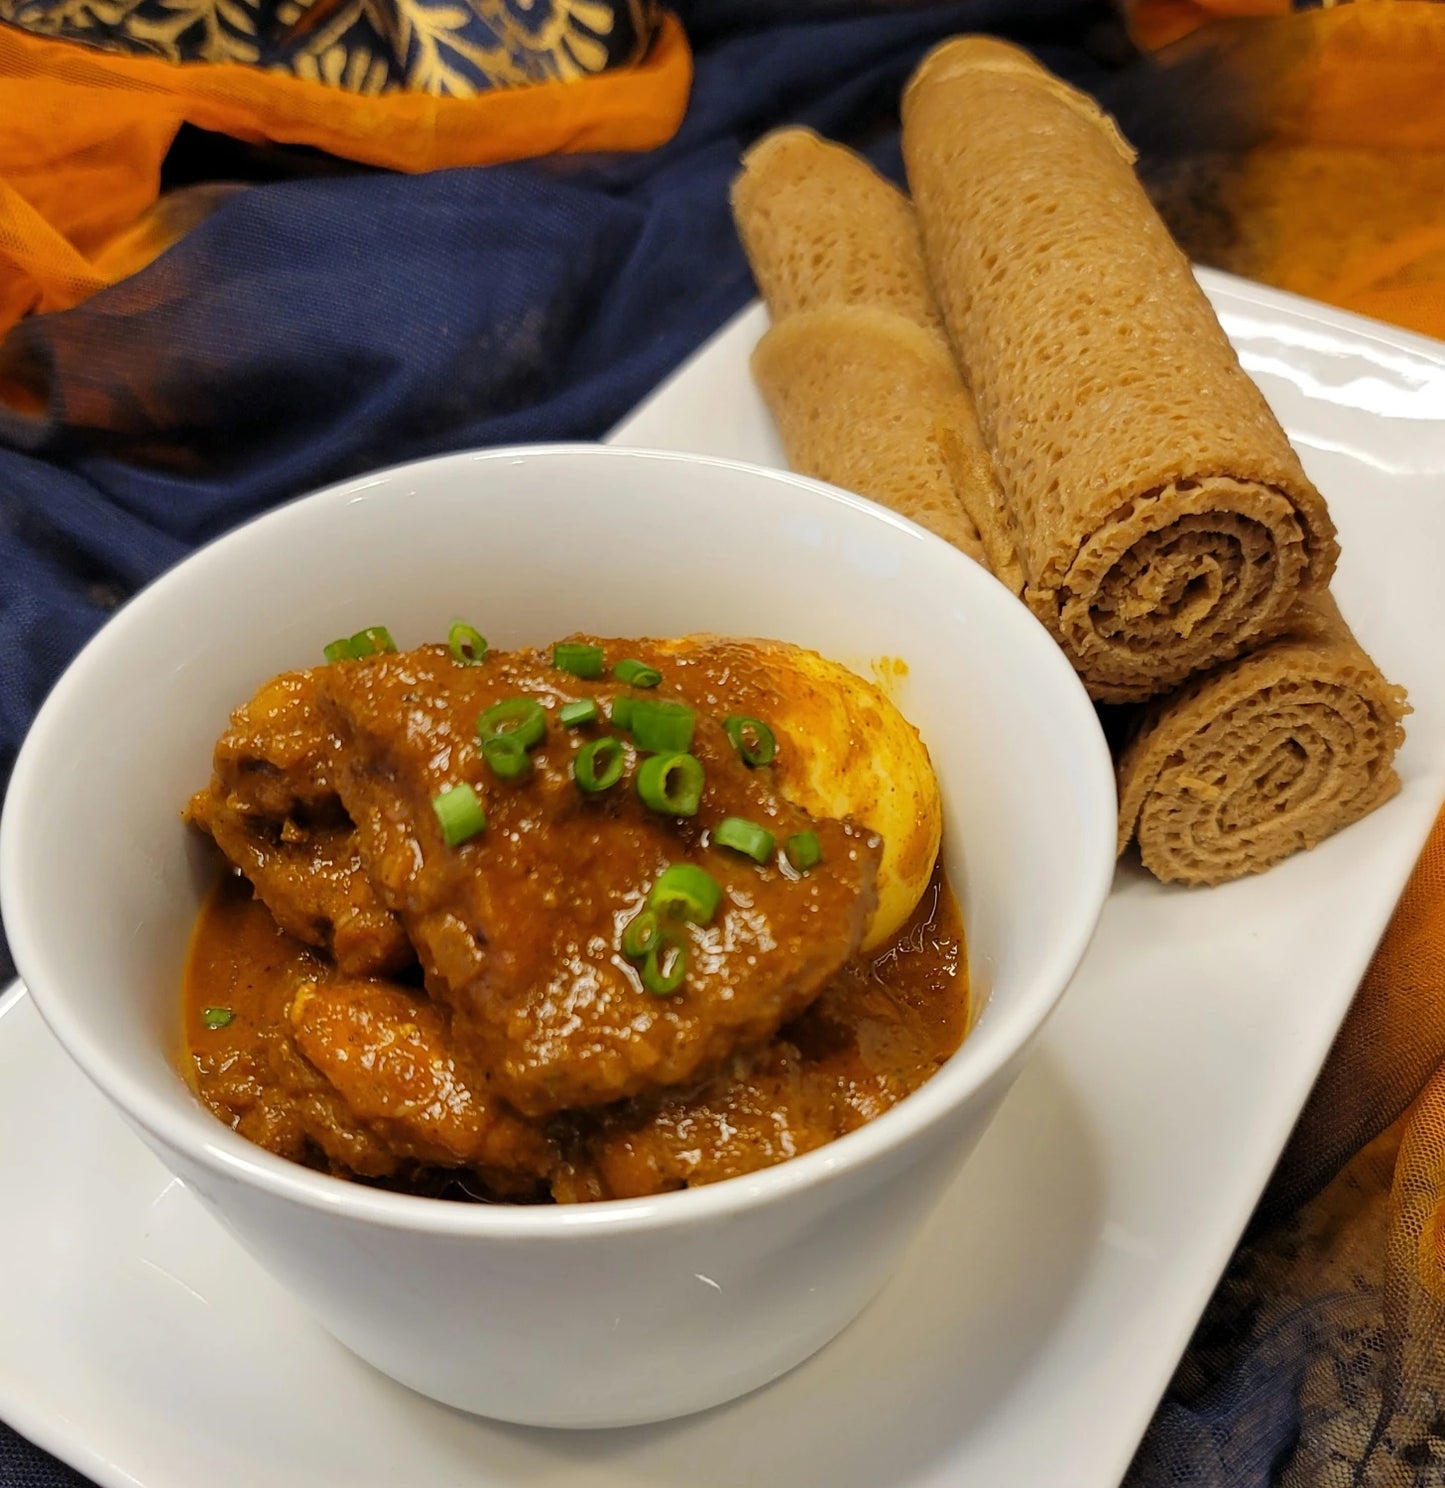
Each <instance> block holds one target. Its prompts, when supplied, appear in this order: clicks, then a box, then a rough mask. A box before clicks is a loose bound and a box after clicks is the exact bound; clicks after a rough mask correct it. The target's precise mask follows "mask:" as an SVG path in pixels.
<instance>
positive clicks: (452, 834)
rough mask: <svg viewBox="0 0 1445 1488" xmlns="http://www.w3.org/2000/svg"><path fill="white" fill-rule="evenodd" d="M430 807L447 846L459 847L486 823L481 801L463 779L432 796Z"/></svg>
mask: <svg viewBox="0 0 1445 1488" xmlns="http://www.w3.org/2000/svg"><path fill="white" fill-rule="evenodd" d="M431 809H432V810H433V811H435V812H436V818H437V821H438V823H439V824H440V825H441V829H442V837H443V838H444V839H445V841H446V845H447V846H448V847H460V846H461V845H462V843H464V842H468V841H470V840H471V839H472V838H473V837H475V836H476V835H477V833H478V832H481V831H484V830H485V828H486V825H487V814H486V812H485V811H483V810H482V803H481V802H480V801H479V800H477V793H476V791H474V790H473V789H472V788H471V786H469V785H468V784H467V783H466V782H465V781H463V782H462V783H461V784H460V785H454V786H452V787H451V789H450V790H444V791H442V792H441V793H440V794H438V795H435V796H433V797H432V798H431Z"/></svg>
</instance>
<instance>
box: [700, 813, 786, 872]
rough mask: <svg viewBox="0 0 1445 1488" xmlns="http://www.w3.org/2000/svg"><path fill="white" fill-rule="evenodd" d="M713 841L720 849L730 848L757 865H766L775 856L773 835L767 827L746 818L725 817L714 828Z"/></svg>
mask: <svg viewBox="0 0 1445 1488" xmlns="http://www.w3.org/2000/svg"><path fill="white" fill-rule="evenodd" d="M712 840H713V841H714V842H715V843H717V845H718V846H719V847H730V848H732V850H733V851H734V852H740V853H742V854H743V856H744V857H748V858H751V859H752V860H753V862H755V863H766V862H767V861H768V859H769V858H770V857H772V855H773V834H772V833H771V832H770V831H768V829H767V828H766V827H760V826H759V825H758V824H757V823H756V822H750V821H748V820H747V819H746V818H745V817H741V816H728V817H724V818H723V820H722V821H720V822H719V823H718V824H717V826H715V827H714V828H713V833H712Z"/></svg>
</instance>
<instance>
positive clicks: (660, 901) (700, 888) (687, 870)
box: [647, 863, 722, 925]
mask: <svg viewBox="0 0 1445 1488" xmlns="http://www.w3.org/2000/svg"><path fill="white" fill-rule="evenodd" d="M721 903H722V885H721V884H720V883H719V882H718V881H717V879H715V878H714V877H713V876H712V874H711V873H709V872H708V871H707V869H706V868H699V867H698V866H697V865H696V864H695V863H673V864H671V865H669V866H668V867H666V868H664V869H663V870H662V872H661V874H659V875H658V879H657V882H656V883H655V884H653V886H652V890H651V892H650V893H649V894H648V896H647V907H648V908H649V909H655V910H656V911H657V912H658V914H660V915H664V916H666V917H668V918H669V919H674V920H691V921H692V923H693V924H694V925H711V924H712V922H713V916H714V915H716V914H717V911H718V905H720V904H721Z"/></svg>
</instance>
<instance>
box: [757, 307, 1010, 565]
mask: <svg viewBox="0 0 1445 1488" xmlns="http://www.w3.org/2000/svg"><path fill="white" fill-rule="evenodd" d="M752 370H753V377H754V379H755V380H756V382H757V385H758V388H759V390H760V391H761V392H762V395H763V400H764V401H765V402H766V403H767V405H768V409H769V411H770V412H771V413H772V415H773V422H774V423H775V424H776V425H777V426H778V434H779V436H780V438H781V439H782V441H783V451H784V453H785V454H786V455H787V459H788V464H789V466H790V467H791V468H792V469H794V470H797V471H801V472H802V473H803V474H804V475H811V476H814V477H816V478H817V479H819V480H825V481H830V482H831V483H832V484H833V485H836V486H843V487H845V488H846V489H847V490H850V491H856V492H857V493H858V494H859V495H860V496H867V497H868V498H869V499H870V500H872V501H877V502H879V503H880V504H881V505H883V506H887V507H889V508H891V509H892V510H893V511H896V512H898V513H899V514H900V515H901V516H905V517H908V518H910V519H911V520H912V521H915V522H917V523H919V524H920V525H921V526H924V527H927V528H928V529H929V530H930V531H932V532H936V533H937V534H938V536H939V537H941V538H943V539H944V540H945V541H946V542H950V543H952V544H953V545H954V546H955V547H956V548H961V549H962V550H963V551H964V552H965V553H968V554H969V555H970V556H971V557H973V558H976V559H978V560H979V561H980V562H984V561H985V555H984V549H983V545H982V544H981V542H980V541H979V534H978V531H977V528H976V527H975V525H974V523H973V522H972V521H971V520H970V518H969V515H968V512H967V509H966V506H965V504H964V503H963V502H961V501H960V499H959V492H958V491H957V490H956V489H955V486H954V480H953V476H952V474H951V473H950V468H949V463H948V461H947V460H946V459H945V457H944V452H943V446H942V442H941V436H942V433H943V431H944V430H945V429H949V428H952V427H955V426H958V425H960V424H962V425H965V426H968V425H972V426H973V428H974V430H975V431H976V430H977V424H976V421H975V419H974V412H973V403H972V400H971V399H970V398H969V396H968V394H967V392H965V391H964V388H963V385H962V383H961V382H960V381H959V377H958V369H957V368H956V367H955V366H954V363H953V358H952V356H951V355H950V354H949V351H948V347H947V346H946V345H945V344H944V343H943V342H942V341H941V339H940V338H939V337H938V336H936V335H933V334H931V333H930V332H928V331H925V330H923V329H921V328H920V327H919V326H916V325H914V324H913V323H912V322H911V321H907V320H904V319H903V318H902V317H900V316H898V315H894V314H892V313H891V312H889V311H886V310H875V309H859V308H842V309H834V310H816V311H810V312H804V313H801V314H794V315H789V316H787V317H786V318H785V319H783V320H781V321H780V322H779V323H778V324H777V325H775V326H774V327H773V328H772V329H771V330H770V331H768V333H767V334H766V335H765V336H764V337H763V338H762V340H761V341H760V342H759V343H758V346H757V349H756V350H755V351H754V353H753V359H752ZM976 437H977V435H976V432H975V438H976ZM989 474H990V475H991V472H989Z"/></svg>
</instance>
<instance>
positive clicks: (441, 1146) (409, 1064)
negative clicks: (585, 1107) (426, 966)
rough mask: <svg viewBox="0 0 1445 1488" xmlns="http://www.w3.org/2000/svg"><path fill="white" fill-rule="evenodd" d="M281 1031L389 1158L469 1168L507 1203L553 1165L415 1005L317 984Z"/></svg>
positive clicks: (394, 995)
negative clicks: (467, 1070)
mask: <svg viewBox="0 0 1445 1488" xmlns="http://www.w3.org/2000/svg"><path fill="white" fill-rule="evenodd" d="M289 1021H290V1025H291V1031H292V1035H293V1037H294V1038H295V1041H296V1047H297V1048H298V1049H299V1050H300V1051H301V1053H302V1054H304V1055H305V1056H306V1058H307V1059H308V1060H309V1061H310V1062H311V1064H312V1065H313V1066H314V1067H315V1068H316V1069H317V1070H318V1071H319V1072H320V1073H321V1075H323V1076H324V1077H325V1079H326V1080H327V1081H328V1082H329V1083H330V1084H331V1085H332V1086H333V1087H334V1089H335V1090H336V1092H337V1093H338V1094H339V1095H340V1096H341V1099H342V1100H343V1102H344V1103H345V1105H346V1108H347V1110H348V1112H349V1113H350V1115H351V1116H352V1118H353V1119H354V1120H355V1121H357V1122H358V1123H359V1124H360V1125H361V1126H363V1127H364V1128H365V1129H366V1130H367V1131H368V1132H370V1133H371V1134H373V1135H374V1136H376V1137H377V1138H378V1139H379V1140H380V1141H381V1142H382V1143H383V1144H384V1145H385V1147H386V1148H387V1149H388V1150H389V1151H391V1152H392V1153H394V1154H395V1155H396V1156H397V1157H398V1158H403V1159H412V1160H414V1161H416V1162H419V1163H429V1164H435V1165H437V1166H439V1167H444V1168H459V1167H465V1168H470V1169H472V1170H473V1171H474V1172H475V1173H476V1174H477V1175H478V1176H479V1177H480V1178H481V1179H482V1180H483V1182H484V1183H485V1184H486V1185H487V1186H488V1187H489V1188H490V1189H492V1190H494V1191H495V1192H497V1193H502V1194H507V1195H509V1196H517V1195H519V1194H525V1193H526V1192H528V1191H530V1190H535V1189H536V1188H537V1187H538V1186H539V1180H540V1179H542V1178H543V1177H545V1176H546V1174H547V1173H548V1172H549V1171H550V1170H551V1169H552V1167H553V1166H554V1165H555V1161H556V1158H555V1153H554V1152H553V1150H552V1147H551V1145H550V1144H549V1143H548V1142H547V1140H546V1138H545V1137H544V1136H543V1135H542V1134H541V1133H540V1132H539V1131H538V1130H537V1129H536V1128H535V1127H533V1126H529V1125H528V1124H527V1123H526V1122H524V1121H522V1120H520V1119H519V1118H518V1117H517V1116H516V1115H515V1114H514V1113H513V1112H511V1111H509V1110H507V1109H506V1107H505V1106H503V1105H502V1104H501V1103H500V1102H498V1101H495V1100H491V1099H489V1098H488V1097H487V1096H486V1095H484V1094H481V1093H480V1089H481V1086H480V1083H479V1082H477V1081H475V1080H471V1079H468V1078H467V1076H466V1075H465V1074H464V1073H463V1071H462V1070H461V1069H460V1068H459V1066H458V1064H457V1061H456V1059H455V1058H454V1057H453V1056H452V1053H451V1050H450V1048H449V1047H448V1039H447V1021H446V1018H445V1015H444V1014H443V1013H442V1012H441V1010H439V1009H438V1008H436V1007H434V1006H433V1005H432V1004H431V1003H429V1002H427V1001H426V1000H425V999H424V998H421V997H417V996H415V995H413V994H412V993H410V992H408V991H407V990H406V989H405V988H403V987H399V986H394V985H387V984H386V983H384V982H376V981H351V980H344V979H340V978H332V977H318V978H317V979H316V980H314V981H309V982H302V983H300V984H299V985H298V987H297V989H296V993H295V996H294V997H293V998H292V1001H291V1007H290V1011H289Z"/></svg>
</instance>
